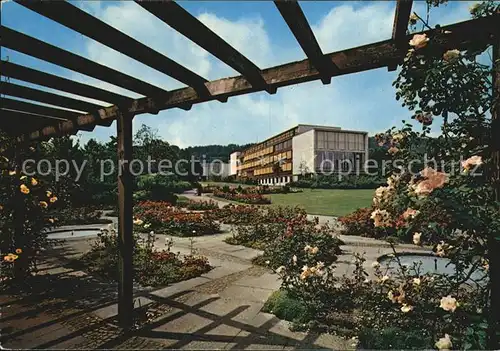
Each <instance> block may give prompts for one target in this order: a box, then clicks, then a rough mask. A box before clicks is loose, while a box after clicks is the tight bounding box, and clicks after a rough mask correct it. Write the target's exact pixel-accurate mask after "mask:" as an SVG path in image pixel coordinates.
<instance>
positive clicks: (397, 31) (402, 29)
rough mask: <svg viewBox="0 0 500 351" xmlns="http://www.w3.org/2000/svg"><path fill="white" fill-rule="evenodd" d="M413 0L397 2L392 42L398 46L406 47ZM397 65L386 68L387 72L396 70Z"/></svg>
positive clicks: (399, 0) (398, 0)
mask: <svg viewBox="0 0 500 351" xmlns="http://www.w3.org/2000/svg"><path fill="white" fill-rule="evenodd" d="M412 6H413V0H397V3H396V12H395V14H394V25H393V27H392V40H393V41H394V43H395V44H396V45H398V46H407V45H408V43H407V42H406V31H407V29H408V22H409V21H410V14H411V8H412ZM397 67H398V65H397V64H391V65H389V66H388V70H389V72H391V71H395V70H396V69H397Z"/></svg>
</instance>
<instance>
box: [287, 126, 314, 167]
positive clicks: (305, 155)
mask: <svg viewBox="0 0 500 351" xmlns="http://www.w3.org/2000/svg"><path fill="white" fill-rule="evenodd" d="M292 162H293V166H292V173H293V175H294V176H297V175H301V174H302V173H303V172H308V173H313V172H314V130H309V131H307V132H304V133H302V134H299V135H296V136H294V137H293V138H292Z"/></svg>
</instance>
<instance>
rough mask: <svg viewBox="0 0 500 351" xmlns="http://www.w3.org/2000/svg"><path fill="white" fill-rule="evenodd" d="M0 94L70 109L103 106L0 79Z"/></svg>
mask: <svg viewBox="0 0 500 351" xmlns="http://www.w3.org/2000/svg"><path fill="white" fill-rule="evenodd" d="M0 94H4V95H10V96H15V97H18V98H22V99H27V100H33V101H38V102H42V103H45V104H50V105H54V106H58V107H63V108H69V109H72V110H78V111H84V112H92V111H97V110H99V109H101V108H104V107H105V106H101V105H97V104H93V103H90V102H86V101H80V100H77V99H73V98H70V97H67V96H63V95H57V94H53V93H49V92H47V91H43V90H38V89H33V88H30V87H26V86H23V85H17V84H14V83H8V82H4V81H0Z"/></svg>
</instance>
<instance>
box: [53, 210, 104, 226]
mask: <svg viewBox="0 0 500 351" xmlns="http://www.w3.org/2000/svg"><path fill="white" fill-rule="evenodd" d="M50 215H51V216H52V217H54V218H57V219H58V224H59V225H79V224H104V223H111V220H109V219H103V218H101V216H102V211H101V210H97V209H96V208H94V207H79V208H72V207H70V208H61V209H58V210H56V211H51V212H50Z"/></svg>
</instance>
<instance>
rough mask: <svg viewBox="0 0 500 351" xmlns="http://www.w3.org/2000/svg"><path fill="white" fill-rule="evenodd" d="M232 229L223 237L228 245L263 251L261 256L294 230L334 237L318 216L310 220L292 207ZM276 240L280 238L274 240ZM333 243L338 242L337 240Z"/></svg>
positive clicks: (260, 216)
mask: <svg viewBox="0 0 500 351" xmlns="http://www.w3.org/2000/svg"><path fill="white" fill-rule="evenodd" d="M233 230H234V231H233V235H232V236H231V237H229V238H227V239H226V240H225V241H226V242H227V243H228V244H233V245H243V246H247V247H251V248H254V249H259V250H264V251H265V253H264V258H266V257H267V256H269V255H271V253H266V250H268V249H270V250H274V249H276V245H280V244H282V238H283V237H284V236H285V237H287V236H290V235H292V233H294V232H295V233H303V232H307V235H310V234H314V235H318V236H325V235H326V236H329V237H332V238H333V237H335V233H334V231H333V229H332V228H330V227H329V226H328V225H322V226H318V221H317V219H316V220H315V221H309V220H307V215H306V214H305V213H304V212H303V211H302V210H300V209H295V208H280V209H277V210H275V211H269V212H267V211H266V212H264V211H263V212H262V213H260V214H259V217H256V219H255V220H254V221H252V222H250V223H244V224H238V225H236V226H235V227H234V228H233ZM278 239H280V240H279V241H278V242H277V240H278ZM336 240H337V239H336ZM336 242H337V243H340V241H336ZM261 261H262V259H259V262H261ZM264 261H265V259H264Z"/></svg>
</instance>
